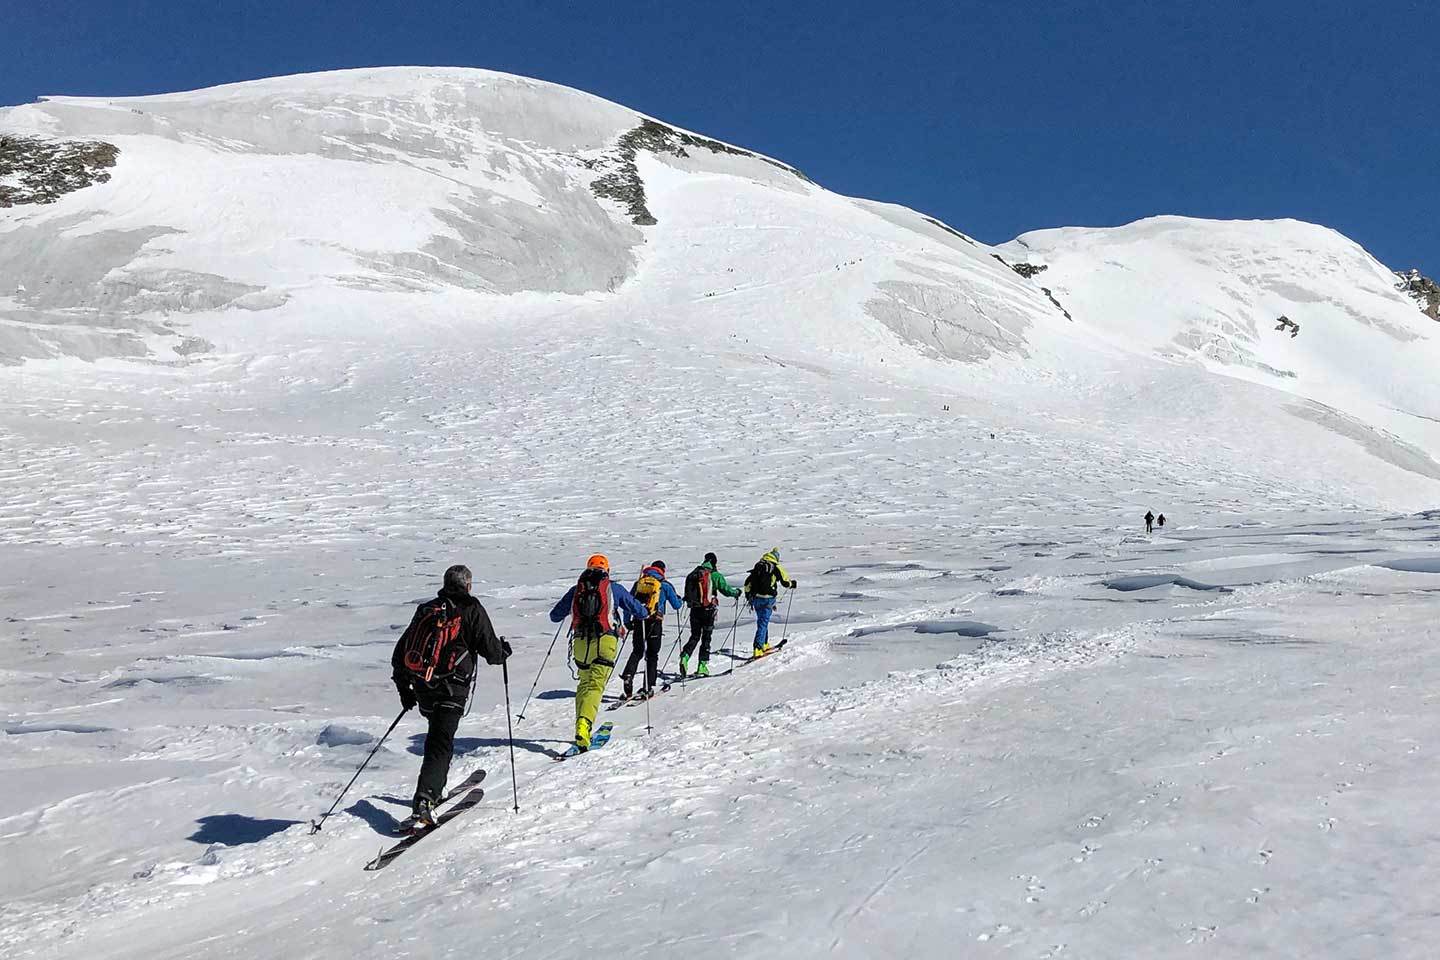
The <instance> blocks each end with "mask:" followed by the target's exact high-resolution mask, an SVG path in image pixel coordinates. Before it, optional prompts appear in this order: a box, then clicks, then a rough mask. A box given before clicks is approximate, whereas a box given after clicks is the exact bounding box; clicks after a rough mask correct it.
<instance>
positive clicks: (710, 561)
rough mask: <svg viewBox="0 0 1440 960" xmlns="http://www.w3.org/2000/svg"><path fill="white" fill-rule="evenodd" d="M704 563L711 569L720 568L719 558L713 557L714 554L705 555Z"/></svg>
mask: <svg viewBox="0 0 1440 960" xmlns="http://www.w3.org/2000/svg"><path fill="white" fill-rule="evenodd" d="M705 562H706V563H708V564H710V566H712V567H718V566H720V558H719V557H717V556H715V554H713V553H707V554H705Z"/></svg>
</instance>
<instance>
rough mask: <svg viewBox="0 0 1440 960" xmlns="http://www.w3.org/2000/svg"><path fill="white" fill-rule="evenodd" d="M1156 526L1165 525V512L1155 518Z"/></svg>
mask: <svg viewBox="0 0 1440 960" xmlns="http://www.w3.org/2000/svg"><path fill="white" fill-rule="evenodd" d="M1155 526H1157V527H1163V526H1165V514H1163V513H1162V514H1160V516H1158V517H1156V518H1155Z"/></svg>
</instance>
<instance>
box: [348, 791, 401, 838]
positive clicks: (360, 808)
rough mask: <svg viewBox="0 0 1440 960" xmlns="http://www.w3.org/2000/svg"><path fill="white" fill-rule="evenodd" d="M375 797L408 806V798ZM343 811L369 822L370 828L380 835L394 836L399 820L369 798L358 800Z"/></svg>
mask: <svg viewBox="0 0 1440 960" xmlns="http://www.w3.org/2000/svg"><path fill="white" fill-rule="evenodd" d="M376 799H378V800H387V801H391V802H393V803H398V804H401V805H402V806H404V807H405V809H407V810H408V809H409V808H410V801H409V800H399V799H396V798H394V797H377V798H376ZM345 812H346V813H348V814H351V815H352V816H356V817H359V818H360V819H361V820H364V821H365V822H366V823H368V824H370V827H371V829H372V830H374V831H375V832H376V833H378V834H380V835H381V836H386V837H393V836H395V831H396V830H397V829H398V828H399V826H400V821H399V820H396V819H395V818H394V817H392V816H391V815H390V814H388V813H386V812H385V811H384V810H381V809H380V808H379V807H377V806H375V804H373V803H371V802H370V801H369V800H358V801H356V802H355V803H353V804H351V805H350V806H348V807H346V808H345Z"/></svg>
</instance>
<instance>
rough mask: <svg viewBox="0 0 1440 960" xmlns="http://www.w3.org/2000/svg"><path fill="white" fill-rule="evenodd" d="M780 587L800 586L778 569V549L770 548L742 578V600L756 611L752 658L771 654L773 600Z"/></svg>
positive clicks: (783, 569)
mask: <svg viewBox="0 0 1440 960" xmlns="http://www.w3.org/2000/svg"><path fill="white" fill-rule="evenodd" d="M782 585H783V586H785V587H788V588H789V589H791V590H794V589H795V588H796V587H797V586H798V585H799V584H797V583H796V581H795V580H794V578H792V577H791V576H790V574H788V573H786V572H785V568H784V567H782V566H780V548H779V547H771V548H770V549H769V551H768V552H766V554H765V555H764V556H763V557H761V558H760V559H759V561H758V562H757V563H756V564H755V566H753V567H751V568H750V572H749V574H747V575H746V577H745V584H744V590H745V599H746V600H747V601H748V602H749V604H750V609H751V610H754V611H755V649H754V651H753V656H757V657H763V656H765V654H767V653H769V652H770V618H771V617H773V616H774V615H775V600H776V596H777V595H778V594H779V592H780V591H779V588H780V586H782Z"/></svg>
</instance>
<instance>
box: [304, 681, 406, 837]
mask: <svg viewBox="0 0 1440 960" xmlns="http://www.w3.org/2000/svg"><path fill="white" fill-rule="evenodd" d="M409 712H410V708H409V707H401V708H400V713H399V715H397V716H396V717H395V719H394V721H392V722H391V724H390V729H389V730H386V731H385V735H384V736H382V737H381V738H380V739H379V741H378V742H376V744H375V746H374V747H372V748H371V750H370V754H369V756H367V757H366V758H365V762H364V763H362V764H360V769H359V770H356V771H355V776H353V777H351V778H350V782H349V783H347V784H345V789H344V790H341V791H340V796H338V797H336V798H335V802H334V803H332V804H330V809H329V810H326V811H325V812H324V813H322V814H321V815H320V819H319V820H311V821H310V835H311V836H314V835H315V834H317V833H319V832H320V827H321V826H322V825H323V824H324V823H325V818H326V817H328V816H330V814H332V813H334V812H335V808H336V807H338V806H340V801H341V800H343V799H345V794H347V793H349V792H350V788H351V787H353V786H354V785H355V781H356V780H359V779H360V774H361V772H362V771H364V769H365V768H366V767H368V766H369V765H370V760H371V759H372V758H373V757H374V756H375V752H376V751H377V750H379V749H380V747H381V745H382V744H384V743H385V740H386V738H387V737H389V736H390V734H391V733H392V732H393V731H394V729H395V727H396V726H398V725H399V723H400V718H401V717H403V716H405V714H407V713H409Z"/></svg>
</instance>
